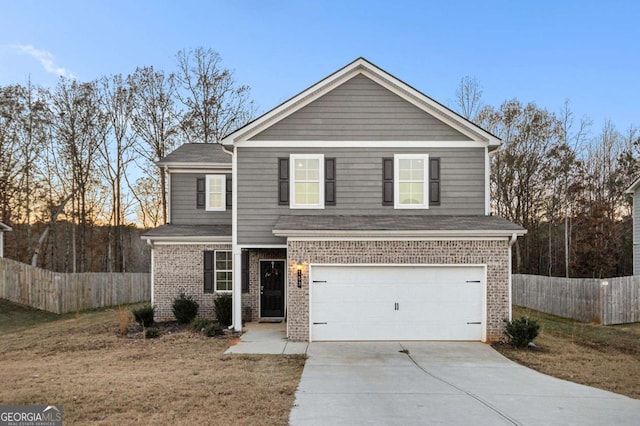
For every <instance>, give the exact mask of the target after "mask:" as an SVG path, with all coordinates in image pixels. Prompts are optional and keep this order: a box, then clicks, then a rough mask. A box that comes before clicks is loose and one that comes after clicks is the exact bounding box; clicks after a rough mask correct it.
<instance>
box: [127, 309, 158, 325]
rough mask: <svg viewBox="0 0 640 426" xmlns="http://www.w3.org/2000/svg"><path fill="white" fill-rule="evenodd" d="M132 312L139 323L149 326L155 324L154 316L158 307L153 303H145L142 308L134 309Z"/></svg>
mask: <svg viewBox="0 0 640 426" xmlns="http://www.w3.org/2000/svg"><path fill="white" fill-rule="evenodd" d="M131 313H132V314H133V317H134V318H135V320H136V322H137V323H138V324H140V325H141V326H143V327H149V326H150V325H151V324H153V316H154V314H155V313H156V308H155V307H153V306H151V305H145V306H143V307H142V308H139V309H134V310H132V311H131Z"/></svg>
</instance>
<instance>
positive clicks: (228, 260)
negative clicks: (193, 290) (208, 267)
mask: <svg viewBox="0 0 640 426" xmlns="http://www.w3.org/2000/svg"><path fill="white" fill-rule="evenodd" d="M231 283H232V257H231V252H230V251H216V291H231Z"/></svg>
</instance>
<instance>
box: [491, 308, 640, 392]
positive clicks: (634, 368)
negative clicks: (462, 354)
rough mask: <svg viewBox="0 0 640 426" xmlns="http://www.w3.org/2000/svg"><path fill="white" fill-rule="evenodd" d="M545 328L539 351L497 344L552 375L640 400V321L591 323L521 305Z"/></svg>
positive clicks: (537, 341) (506, 352) (516, 310)
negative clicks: (607, 323) (632, 322)
mask: <svg viewBox="0 0 640 426" xmlns="http://www.w3.org/2000/svg"><path fill="white" fill-rule="evenodd" d="M522 315H525V316H529V317H531V318H535V319H537V320H538V321H539V323H540V325H541V326H542V330H541V332H540V335H539V336H538V337H537V338H536V339H535V341H534V343H535V344H536V346H537V347H538V349H537V350H536V349H534V350H532V349H512V348H510V347H506V346H500V345H495V347H496V349H497V350H498V351H500V352H501V353H502V354H503V355H505V356H506V357H508V358H510V359H512V360H514V361H516V362H519V363H520V364H523V365H526V366H527V367H530V368H533V369H534V370H538V371H540V372H542V373H545V374H548V375H550V376H555V377H559V378H561V379H565V380H569V381H572V382H576V383H582V384H585V385H589V386H594V387H597V388H600V389H606V390H609V391H612V392H616V393H620V394H623V395H627V396H630V397H632V398H640V323H635V324H623V325H616V326H602V325H597V324H585V323H581V322H578V321H574V320H570V319H566V318H559V317H555V316H553V315H547V314H543V313H541V312H537V311H534V310H531V309H525V308H520V307H515V306H514V309H513V318H519V317H520V316H522Z"/></svg>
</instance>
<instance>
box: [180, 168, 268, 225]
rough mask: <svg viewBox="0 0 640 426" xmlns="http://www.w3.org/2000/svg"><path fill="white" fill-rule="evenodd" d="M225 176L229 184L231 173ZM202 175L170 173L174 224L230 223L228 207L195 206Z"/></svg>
mask: <svg viewBox="0 0 640 426" xmlns="http://www.w3.org/2000/svg"><path fill="white" fill-rule="evenodd" d="M212 174H216V173H212ZM226 176H227V184H228V185H229V184H230V183H231V174H226ZM204 177H205V175H204V174H202V173H199V174H198V173H172V174H171V196H170V200H171V223H173V224H174V225H189V224H191V225H226V224H228V225H231V208H230V207H228V208H227V209H226V210H225V211H223V212H219V211H218V212H210V211H206V209H203V208H200V209H198V208H197V207H196V197H197V195H196V194H197V191H196V190H197V179H198V178H204ZM275 185H277V183H276V184H275Z"/></svg>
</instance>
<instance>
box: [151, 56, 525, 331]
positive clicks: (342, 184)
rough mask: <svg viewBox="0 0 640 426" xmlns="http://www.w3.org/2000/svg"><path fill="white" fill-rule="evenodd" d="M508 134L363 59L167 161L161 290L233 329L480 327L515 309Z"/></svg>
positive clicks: (165, 304) (160, 298)
mask: <svg viewBox="0 0 640 426" xmlns="http://www.w3.org/2000/svg"><path fill="white" fill-rule="evenodd" d="M500 143H501V141H500V140H499V139H498V138H497V137H496V136H494V135H492V134H491V133H489V132H487V131H485V130H483V129H482V128H480V127H478V126H476V125H475V124H473V123H471V122H469V121H468V120H466V119H464V118H463V117H461V116H459V115H457V114H456V113H454V112H453V111H451V110H449V109H448V108H446V107H444V106H443V105H441V104H439V103H438V102H436V101H434V100H433V99H431V98H429V97H428V96H426V95H424V94H422V93H420V92H419V91H417V90H416V89H414V88H413V87H411V86H409V85H407V84H406V83H404V82H402V81H400V80H398V79H397V78H395V77H393V76H392V75H390V74H388V73H387V72H385V71H383V70H381V69H380V68H378V67H376V66H375V65H373V64H372V63H370V62H368V61H366V60H365V59H362V58H360V59H357V60H355V61H354V62H352V63H350V64H348V65H347V66H345V67H344V68H342V69H340V70H338V71H336V72H335V73H333V74H331V75H330V76H328V77H326V78H324V79H323V80H321V81H320V82H318V83H316V84H314V85H313V86H311V87H309V88H308V89H306V90H304V91H303V92H301V93H300V94H298V95H296V96H294V97H293V98H291V99H289V100H287V101H286V102H284V103H282V104H281V105H279V106H277V107H276V108H274V109H272V110H271V111H269V112H267V113H265V114H264V115H262V116H261V117H259V118H257V119H256V120H254V121H252V122H250V123H249V124H247V125H245V126H244V127H242V128H240V129H238V130H236V131H235V132H233V133H231V134H230V135H228V136H226V137H225V138H224V139H223V140H222V141H221V144H187V145H183V146H182V147H180V148H178V149H177V150H176V151H174V152H173V153H171V154H169V155H167V157H165V158H164V159H162V160H161V161H160V162H159V163H158V165H159V166H160V167H163V168H165V170H166V171H167V172H168V174H169V176H170V178H169V199H170V209H169V210H170V211H169V221H168V222H169V223H168V224H166V225H163V226H161V227H159V228H157V229H154V230H151V231H149V232H148V233H147V234H146V235H145V237H144V238H145V239H146V240H147V241H148V242H149V244H150V245H151V246H152V281H153V293H152V294H153V304H154V305H155V306H156V308H157V316H158V317H160V318H169V317H171V302H172V300H173V298H174V297H176V296H177V295H178V294H179V293H180V292H181V291H184V292H186V293H188V294H191V295H193V296H194V297H195V298H196V300H198V302H199V303H200V306H201V314H203V315H213V308H212V305H213V300H214V298H215V297H217V296H218V295H219V294H223V293H226V292H231V293H232V295H233V306H234V313H233V320H234V324H233V327H234V328H235V329H236V330H241V327H242V321H243V320H244V321H282V320H286V322H287V337H288V338H289V339H290V340H297V341H305V340H315V341H318V340H478V341H487V340H492V339H496V338H499V337H501V335H502V331H503V326H504V320H505V319H507V318H510V317H511V292H510V288H511V286H510V277H511V260H510V259H511V246H512V245H513V243H514V242H515V241H516V239H517V237H518V236H519V235H523V234H524V233H525V232H526V231H525V230H524V229H523V228H521V227H520V226H517V225H515V224H513V223H511V222H508V221H506V220H504V219H501V218H499V217H496V216H492V215H491V214H490V204H489V195H490V194H489V192H490V191H489V164H490V161H489V157H490V155H491V152H492V151H493V150H495V149H497V148H498V147H499V145H500Z"/></svg>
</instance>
